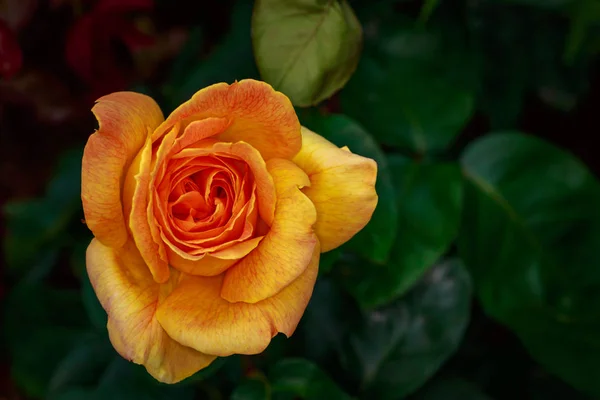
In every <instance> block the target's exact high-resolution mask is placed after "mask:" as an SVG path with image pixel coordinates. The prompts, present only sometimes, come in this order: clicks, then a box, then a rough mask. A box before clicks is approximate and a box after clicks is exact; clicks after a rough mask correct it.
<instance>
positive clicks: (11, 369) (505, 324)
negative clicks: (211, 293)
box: [0, 0, 600, 400]
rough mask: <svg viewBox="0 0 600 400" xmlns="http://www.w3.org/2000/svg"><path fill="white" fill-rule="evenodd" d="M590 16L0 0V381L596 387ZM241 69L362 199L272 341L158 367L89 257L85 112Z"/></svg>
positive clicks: (466, 394) (561, 8) (537, 393)
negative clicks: (83, 183)
mask: <svg viewBox="0 0 600 400" xmlns="http://www.w3.org/2000/svg"><path fill="white" fill-rule="evenodd" d="M599 33H600V1H598V0H379V1H372V0H348V1H346V0H341V1H340V0H285V1H284V0H257V1H256V2H252V1H250V0H236V1H230V0H228V1H220V2H216V1H215V2H207V1H203V2H172V1H167V0H123V1H116V0H97V1H92V0H45V1H44V0H0V138H1V140H2V143H1V145H0V153H1V154H0V159H1V162H0V171H1V173H0V201H2V203H3V213H2V231H3V253H4V257H3V263H2V264H1V266H2V270H1V271H0V272H1V274H0V301H1V302H2V315H1V321H2V322H1V332H0V334H1V338H2V340H1V341H0V398H2V399H10V400H17V399H50V400H77V399H98V400H100V399H184V400H185V399H190V400H191V399H215V400H216V399H227V398H231V399H236V400H241V399H247V400H252V399H328V400H334V399H352V398H353V399H403V398H408V399H415V400H416V399H420V400H453V399H457V400H459V399H460V400H486V399H487V400H489V399H497V400H500V399H511V400H512V399H535V400H542V399H543V400H553V399H571V400H578V399H593V398H600V312H599V311H598V310H599V309H600V256H599V255H598V251H597V249H598V248H599V247H600V185H599V182H598V176H599V174H600V161H599V160H600V158H598V149H599V148H598V147H597V143H598V142H597V141H596V140H594V136H595V134H594V132H597V131H598V130H599V129H600V124H599V123H598V104H600V79H599V78H600V74H599V69H598V54H599V53H600V35H599ZM243 78H262V79H263V80H266V81H267V82H269V83H270V84H272V85H273V86H274V87H275V88H276V89H278V90H280V91H282V92H284V93H285V94H287V95H288V96H289V97H290V98H291V99H292V101H293V103H294V105H295V106H296V107H297V111H298V115H299V118H300V120H301V122H302V123H303V124H304V125H306V126H307V127H309V128H311V129H312V130H315V131H316V132H318V133H320V134H322V135H323V136H325V137H327V138H328V139H329V140H331V141H332V142H334V143H336V144H337V145H340V146H344V145H347V146H348V147H349V148H350V149H351V150H352V151H353V152H355V153H358V154H362V155H365V156H367V157H371V158H373V159H375V160H376V161H377V162H378V164H379V171H378V182H377V191H378V194H379V204H378V207H377V210H376V211H375V214H374V215H373V219H372V221H371V222H370V223H369V225H368V226H367V227H366V228H365V229H364V230H363V231H362V232H361V233H359V234H358V235H356V237H355V238H353V239H352V240H351V241H350V242H349V243H347V244H346V245H344V246H342V247H341V248H339V249H336V250H334V251H332V252H330V253H327V254H324V255H323V257H322V260H321V269H320V276H319V279H318V282H317V285H316V287H315V292H314V295H313V298H312V300H311V302H310V304H309V307H308V309H307V311H306V314H305V316H304V318H303V319H302V321H301V324H300V326H299V328H298V330H297V332H296V334H295V335H294V336H293V337H292V338H291V339H289V340H287V339H285V338H284V337H281V335H280V336H277V337H275V338H274V340H273V342H272V344H271V346H270V347H269V348H268V349H267V350H266V351H265V352H264V353H263V354H260V355H257V356H252V357H248V356H243V357H240V356H232V357H229V358H226V359H218V360H217V361H215V362H214V363H213V364H212V365H211V366H210V367H209V368H207V369H205V370H203V371H200V372H199V373H197V374H196V375H194V376H192V377H190V378H189V379H187V380H185V381H184V382H182V383H180V384H177V385H171V386H167V385H163V384H159V383H157V382H156V381H154V380H153V379H152V378H151V377H150V376H149V375H147V374H146V372H145V371H144V369H143V367H140V366H137V365H133V364H131V363H128V362H127V361H125V360H123V359H121V358H120V357H119V356H118V355H117V354H116V353H115V352H114V350H113V349H112V347H111V345H110V343H109V341H108V336H107V332H106V326H105V325H106V314H105V313H104V311H103V310H102V308H101V306H100V304H99V303H98V301H97V299H96V297H95V294H94V292H93V290H92V288H91V285H90V283H89V280H88V278H87V275H86V271H85V260H84V255H85V249H86V246H87V244H88V243H89V241H90V239H91V234H90V232H89V231H88V230H87V228H86V227H85V225H84V223H82V218H83V212H82V209H81V204H80V198H79V190H80V182H79V174H80V163H81V154H82V153H81V152H82V148H83V144H84V143H85V141H86V139H87V137H88V135H89V134H90V133H91V132H92V131H93V130H94V128H95V122H94V120H93V117H92V115H91V113H90V112H89V109H90V107H91V105H92V104H93V101H94V99H96V98H98V97H99V96H101V95H103V94H106V93H109V92H112V91H116V90H125V89H129V90H136V91H140V92H144V93H147V94H149V95H151V96H153V97H154V98H155V99H156V100H157V101H158V103H159V104H161V106H162V107H163V111H164V112H165V114H166V113H168V112H170V111H171V110H172V109H173V108H175V107H176V106H177V105H178V104H180V103H181V102H183V101H185V100H187V99H188V98H189V97H190V96H191V95H192V94H193V93H194V92H196V91H197V90H198V89H200V88H202V87H205V86H208V85H210V84H212V83H215V82H221V81H224V82H233V81H234V80H236V79H237V80H239V79H243Z"/></svg>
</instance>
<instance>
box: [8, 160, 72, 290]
mask: <svg viewBox="0 0 600 400" xmlns="http://www.w3.org/2000/svg"><path fill="white" fill-rule="evenodd" d="M81 156H82V149H74V150H69V151H67V152H65V153H64V154H63V155H62V156H61V158H60V159H59V160H58V165H57V167H56V169H55V171H54V173H53V175H52V178H51V180H50V182H49V183H48V186H47V188H46V193H45V195H44V196H43V197H41V198H38V199H32V200H26V201H20V202H11V203H7V204H6V205H5V206H4V212H5V215H6V225H7V233H6V236H5V237H4V243H3V244H4V251H5V254H6V261H7V265H8V267H9V271H10V272H12V273H15V274H17V273H18V274H20V275H22V276H23V277H24V279H26V280H28V281H30V282H34V281H39V280H40V279H42V278H43V277H45V276H46V275H47V274H48V273H49V272H50V270H51V267H52V266H53V265H54V261H55V260H54V258H55V256H56V253H57V251H58V249H59V248H60V247H61V246H62V245H64V244H68V243H69V242H70V241H71V239H72V238H70V237H69V235H68V232H67V227H68V225H69V223H70V222H72V221H73V220H74V219H75V218H76V217H77V216H79V215H81V216H82V215H83V213H82V212H81V195H80V193H81V183H80V180H81V178H80V176H81Z"/></svg>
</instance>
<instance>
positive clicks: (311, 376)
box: [269, 358, 350, 400]
mask: <svg viewBox="0 0 600 400" xmlns="http://www.w3.org/2000/svg"><path fill="white" fill-rule="evenodd" d="M269 378H270V380H271V388H272V391H273V394H274V397H275V398H277V399H280V400H283V399H289V400H293V399H305V400H320V399H330V400H338V399H339V400H350V396H348V395H347V394H346V393H344V392H343V391H342V390H341V389H340V388H339V387H338V386H337V385H336V384H335V383H334V382H333V381H332V380H331V379H330V378H329V377H328V376H327V374H325V373H324V372H323V371H322V370H321V369H320V368H319V367H318V366H317V365H316V364H313V363H311V362H310V361H307V360H304V359H301V358H287V359H283V360H281V361H279V362H277V363H276V364H274V365H273V366H272V368H271V370H270V372H269Z"/></svg>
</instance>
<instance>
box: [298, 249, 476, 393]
mask: <svg viewBox="0 0 600 400" xmlns="http://www.w3.org/2000/svg"><path fill="white" fill-rule="evenodd" d="M470 297H471V284H470V278H469V275H468V273H467V272H466V270H465V269H464V267H463V266H462V264H461V263H460V262H459V261H457V260H448V261H446V262H443V263H440V264H438V265H436V266H434V267H433V268H432V269H430V270H429V271H428V272H427V273H426V274H425V275H424V276H423V277H422V278H421V280H420V281H419V282H418V283H417V284H416V285H415V287H413V288H412V289H411V290H410V291H409V292H408V293H407V294H406V295H405V296H403V297H402V298H400V299H398V300H396V301H395V302H394V303H392V304H390V305H388V306H385V307H380V308H378V309H375V310H371V311H361V310H360V309H359V308H358V306H357V304H356V303H355V302H353V301H352V298H348V295H347V294H345V293H344V292H342V291H341V290H340V289H339V287H338V285H336V284H335V283H333V282H331V281H330V280H327V279H321V280H320V282H319V283H318V284H317V286H316V288H315V292H314V295H313V297H312V299H311V302H310V304H309V306H308V308H307V310H306V313H305V318H304V319H303V334H304V338H305V341H306V349H305V353H306V354H307V356H309V357H311V359H314V360H317V361H319V363H320V365H327V367H328V368H329V370H330V371H332V372H333V373H334V376H335V377H336V379H338V380H347V381H348V383H349V384H350V385H353V386H356V387H355V390H356V391H358V392H360V393H361V398H365V399H382V400H385V399H400V398H403V397H404V396H406V395H408V394H409V393H411V392H413V391H415V390H416V389H418V388H419V387H420V386H421V385H423V384H424V383H425V382H426V381H427V380H428V379H429V378H431V376H433V374H434V373H435V372H436V371H437V370H438V369H439V368H440V366H441V365H442V364H443V363H444V361H445V360H446V359H448V357H450V355H452V354H453V353H454V351H455V350H456V348H457V346H458V344H459V342H460V341H461V339H462V336H463V333H464V330H465V328H466V326H467V324H468V321H469V313H470ZM335 354H337V355H338V357H337V360H338V362H332V361H331V360H332V359H333V358H335V357H333V356H334V355H335Z"/></svg>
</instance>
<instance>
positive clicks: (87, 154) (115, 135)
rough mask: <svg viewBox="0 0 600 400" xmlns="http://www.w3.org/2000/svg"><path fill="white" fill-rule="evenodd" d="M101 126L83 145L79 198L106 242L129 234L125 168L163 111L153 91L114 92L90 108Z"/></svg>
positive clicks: (113, 243)
mask: <svg viewBox="0 0 600 400" xmlns="http://www.w3.org/2000/svg"><path fill="white" fill-rule="evenodd" d="M92 112H93V113H94V114H95V116H96V118H97V119H98V124H99V128H98V130H97V131H96V132H95V133H94V134H92V135H91V136H90V138H89V140H88V142H87V144H86V146H85V150H84V153H83V161H82V171H81V199H82V202H83V209H84V212H85V219H86V223H87V226H88V227H89V228H90V229H91V230H92V232H93V233H94V236H95V237H96V238H97V239H98V240H100V241H101V242H102V243H104V244H105V245H107V246H113V247H120V246H122V245H124V244H125V242H126V240H127V236H128V234H127V229H126V225H125V217H124V216H123V205H122V204H121V185H122V182H123V180H124V174H125V171H127V169H128V168H129V164H130V163H131V161H132V160H133V159H134V158H135V156H136V155H137V153H138V151H139V150H140V149H141V148H142V146H143V145H144V142H145V141H146V137H147V132H148V129H150V130H151V131H153V130H154V129H155V128H156V127H157V126H158V125H159V124H160V123H161V122H162V121H163V116H162V113H161V111H160V108H158V105H157V104H156V103H155V102H154V100H152V99H151V98H150V97H148V96H145V95H142V94H138V93H130V92H119V93H113V94H110V95H108V96H104V97H102V98H100V99H99V100H98V103H97V104H96V105H95V106H94V108H93V109H92Z"/></svg>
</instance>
